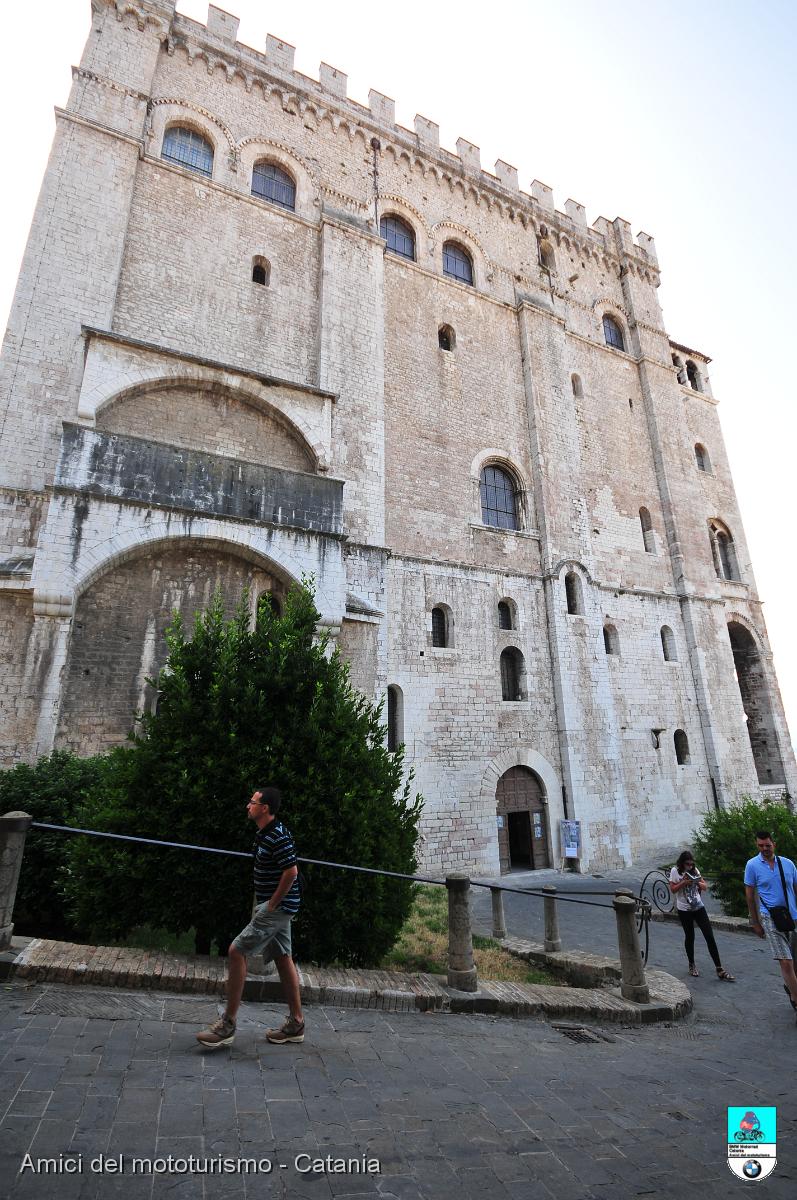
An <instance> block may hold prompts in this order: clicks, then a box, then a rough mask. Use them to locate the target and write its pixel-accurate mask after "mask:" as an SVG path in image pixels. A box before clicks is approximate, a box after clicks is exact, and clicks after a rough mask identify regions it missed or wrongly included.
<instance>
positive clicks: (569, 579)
mask: <svg viewBox="0 0 797 1200" xmlns="http://www.w3.org/2000/svg"><path fill="white" fill-rule="evenodd" d="M565 599H566V600H567V611H568V612H569V613H570V615H571V616H580V615H582V614H583V612H584V599H583V596H582V592H581V580H580V579H579V577H578V575H576V573H575V571H568V573H567V574H566V575H565Z"/></svg>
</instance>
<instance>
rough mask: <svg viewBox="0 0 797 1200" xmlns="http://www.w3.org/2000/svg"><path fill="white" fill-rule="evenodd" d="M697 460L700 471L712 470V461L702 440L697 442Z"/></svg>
mask: <svg viewBox="0 0 797 1200" xmlns="http://www.w3.org/2000/svg"><path fill="white" fill-rule="evenodd" d="M695 462H696V463H697V469H698V471H706V472H708V471H710V470H711V463H710V461H709V457H708V450H707V449H706V447H705V446H701V444H700V442H697V443H696V444H695Z"/></svg>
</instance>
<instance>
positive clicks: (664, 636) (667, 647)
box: [661, 625, 678, 662]
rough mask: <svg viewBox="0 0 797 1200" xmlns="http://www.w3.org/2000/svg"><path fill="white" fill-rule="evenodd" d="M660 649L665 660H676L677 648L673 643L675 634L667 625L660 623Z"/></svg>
mask: <svg viewBox="0 0 797 1200" xmlns="http://www.w3.org/2000/svg"><path fill="white" fill-rule="evenodd" d="M661 649H662V653H663V655H664V661H665V662H677V661H678V649H677V647H676V645H675V634H674V633H673V631H672V630H671V629H670V627H669V625H662V627H661Z"/></svg>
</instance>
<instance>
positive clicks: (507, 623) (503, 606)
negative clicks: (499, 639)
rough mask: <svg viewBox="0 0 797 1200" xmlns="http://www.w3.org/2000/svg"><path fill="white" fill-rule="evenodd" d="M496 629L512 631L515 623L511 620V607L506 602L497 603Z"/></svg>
mask: <svg viewBox="0 0 797 1200" xmlns="http://www.w3.org/2000/svg"><path fill="white" fill-rule="evenodd" d="M498 628H499V629H514V628H515V623H514V620H513V618H512V605H511V604H510V603H509V601H508V600H499V601H498Z"/></svg>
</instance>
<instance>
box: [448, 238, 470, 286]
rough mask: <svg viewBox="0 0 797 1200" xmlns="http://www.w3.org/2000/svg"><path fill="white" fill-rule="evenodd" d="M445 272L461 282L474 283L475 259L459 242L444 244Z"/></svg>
mask: <svg viewBox="0 0 797 1200" xmlns="http://www.w3.org/2000/svg"><path fill="white" fill-rule="evenodd" d="M443 274H444V275H448V276H449V277H450V278H451V279H456V280H458V281H459V283H470V284H472V283H473V261H472V259H471V257H470V255H469V254H468V252H467V250H465V249H463V247H462V246H460V245H459V244H458V243H457V242H445V243H444V244H443Z"/></svg>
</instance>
